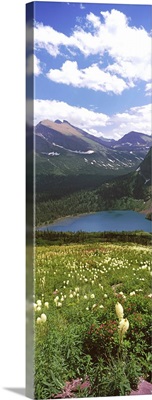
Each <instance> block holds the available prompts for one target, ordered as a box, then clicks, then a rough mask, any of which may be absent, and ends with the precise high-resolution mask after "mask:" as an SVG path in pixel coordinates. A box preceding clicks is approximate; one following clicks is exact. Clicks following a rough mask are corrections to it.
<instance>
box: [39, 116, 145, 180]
mask: <svg viewBox="0 0 152 400" xmlns="http://www.w3.org/2000/svg"><path fill="white" fill-rule="evenodd" d="M35 135H36V141H35V142H36V153H37V154H38V155H39V156H41V158H42V157H43V166H44V161H45V159H46V160H47V163H48V161H49V162H50V163H51V164H52V168H53V165H54V168H55V169H57V170H58V173H60V174H61V175H66V174H69V173H70V171H71V172H72V171H73V172H74V173H75V172H78V171H79V172H80V171H81V170H84V169H85V171H86V173H87V171H89V173H90V167H91V169H92V170H93V169H94V170H95V172H96V173H99V174H101V170H102V172H103V174H107V173H108V174H109V172H110V174H112V175H115V174H116V175H117V174H122V173H125V172H128V170H129V171H131V170H133V169H134V168H135V167H137V166H138V165H139V164H140V163H141V161H142V160H143V159H144V157H145V156H146V154H147V152H148V150H149V148H150V146H151V145H152V138H151V136H148V135H146V134H144V133H140V132H135V131H132V132H129V133H127V134H125V135H124V136H123V137H122V138H121V139H119V140H114V139H106V138H103V137H96V136H93V135H91V134H89V133H88V132H86V131H84V130H82V129H80V128H78V127H76V126H74V125H71V124H70V123H69V122H68V121H66V120H63V122H61V121H60V120H56V121H55V122H52V121H50V120H43V121H41V122H39V123H38V124H37V125H36V127H35ZM52 160H53V161H52ZM50 167H51V166H50ZM91 173H92V172H91Z"/></svg>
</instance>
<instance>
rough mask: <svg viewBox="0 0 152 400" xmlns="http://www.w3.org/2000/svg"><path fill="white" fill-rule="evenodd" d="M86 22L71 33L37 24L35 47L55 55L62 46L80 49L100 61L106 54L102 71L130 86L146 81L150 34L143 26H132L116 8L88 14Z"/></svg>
mask: <svg viewBox="0 0 152 400" xmlns="http://www.w3.org/2000/svg"><path fill="white" fill-rule="evenodd" d="M85 22H86V24H83V25H82V24H79V26H78V25H77V26H75V28H74V29H73V32H72V34H71V35H70V36H67V35H65V34H63V33H62V32H58V31H56V30H54V29H53V28H51V27H49V26H44V25H43V24H42V23H41V24H40V23H36V24H35V28H34V41H35V47H36V49H39V48H43V49H45V50H46V51H47V52H48V53H49V54H50V55H52V56H54V57H56V56H57V55H59V54H60V52H61V46H65V50H66V51H68V49H71V50H74V51H75V50H79V51H80V52H81V53H82V54H83V55H84V56H85V57H88V56H90V55H99V56H100V59H101V60H102V59H103V57H104V55H105V54H106V55H109V56H110V61H108V62H109V65H107V66H106V67H107V69H106V70H105V71H104V72H110V74H114V76H115V74H117V75H119V76H120V77H121V78H123V79H125V80H126V82H127V84H128V85H129V86H130V85H132V86H133V85H134V84H136V82H137V80H139V79H140V80H143V81H145V82H148V81H149V79H150V74H151V37H150V35H149V34H148V32H147V31H146V30H145V29H144V28H143V27H140V28H136V27H134V26H131V25H130V21H129V20H128V19H127V17H126V15H125V14H123V13H122V12H120V11H118V10H115V9H113V10H111V12H109V11H106V12H101V13H100V17H99V16H97V15H95V14H93V13H89V14H87V15H86V20H85ZM88 24H89V25H88ZM88 26H89V30H88Z"/></svg>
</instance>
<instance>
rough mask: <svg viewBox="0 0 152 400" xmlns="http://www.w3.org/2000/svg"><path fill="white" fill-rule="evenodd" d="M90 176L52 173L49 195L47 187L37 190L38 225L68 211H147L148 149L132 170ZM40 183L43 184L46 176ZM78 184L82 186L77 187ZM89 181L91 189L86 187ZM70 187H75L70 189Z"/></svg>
mask: <svg viewBox="0 0 152 400" xmlns="http://www.w3.org/2000/svg"><path fill="white" fill-rule="evenodd" d="M90 176H91V175H89V174H88V176H87V175H82V176H81V177H80V175H78V176H77V177H76V176H74V175H73V176H72V175H71V181H70V180H69V177H68V178H66V177H62V179H61V177H58V178H57V176H54V178H53V180H52V177H51V180H52V192H51V196H50V190H49V189H48V192H46V191H45V190H44V191H43V192H41V193H39V192H38V200H39V201H37V207H36V223H37V225H40V224H44V223H45V224H47V223H49V222H52V221H54V220H55V219H57V218H60V217H64V216H67V215H76V214H81V213H89V212H96V211H101V210H107V209H123V210H125V209H128V210H129V209H131V210H138V211H143V210H145V214H149V213H150V207H151V149H150V151H149V153H148V154H147V156H146V157H145V159H144V161H143V162H142V163H141V165H140V166H139V167H138V168H137V170H136V171H135V172H131V173H130V174H127V175H124V176H121V177H120V176H119V177H116V178H114V179H112V177H106V176H102V179H101V177H98V175H96V179H94V176H93V179H92V181H91V180H90ZM87 178H88V179H87ZM107 178H108V179H107ZM48 179H49V177H48ZM59 179H60V181H59ZM89 180H90V181H89ZM91 182H92V183H91ZM59 183H60V184H59ZM69 183H71V185H69ZM43 184H44V187H46V186H45V185H46V181H45V180H44V181H43ZM81 184H82V188H81V190H79V187H80V185H81ZM89 184H90V189H89V190H87V187H88V185H89ZM93 184H94V186H93ZM41 187H42V183H41ZM73 187H74V190H72V188H73ZM49 196H50V198H49Z"/></svg>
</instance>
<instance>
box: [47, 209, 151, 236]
mask: <svg viewBox="0 0 152 400" xmlns="http://www.w3.org/2000/svg"><path fill="white" fill-rule="evenodd" d="M39 230H41V231H44V230H49V231H62V232H68V231H69V232H77V231H84V232H106V231H115V232H116V231H118V232H121V231H136V230H138V231H145V232H152V222H151V221H149V220H147V219H145V215H144V214H140V213H138V212H135V211H100V212H96V213H93V214H85V215H79V216H77V217H66V218H63V219H60V220H58V221H56V222H54V223H53V224H50V225H47V226H43V227H41V228H39Z"/></svg>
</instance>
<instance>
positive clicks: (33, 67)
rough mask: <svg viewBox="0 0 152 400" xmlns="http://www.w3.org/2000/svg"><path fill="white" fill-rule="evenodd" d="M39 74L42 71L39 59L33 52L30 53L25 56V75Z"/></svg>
mask: <svg viewBox="0 0 152 400" xmlns="http://www.w3.org/2000/svg"><path fill="white" fill-rule="evenodd" d="M33 73H34V75H35V76H39V75H40V74H41V73H42V69H41V66H40V60H39V59H38V58H37V57H36V56H35V54H34V55H33V54H31V55H30V56H29V57H28V58H27V62H26V74H27V75H33Z"/></svg>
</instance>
